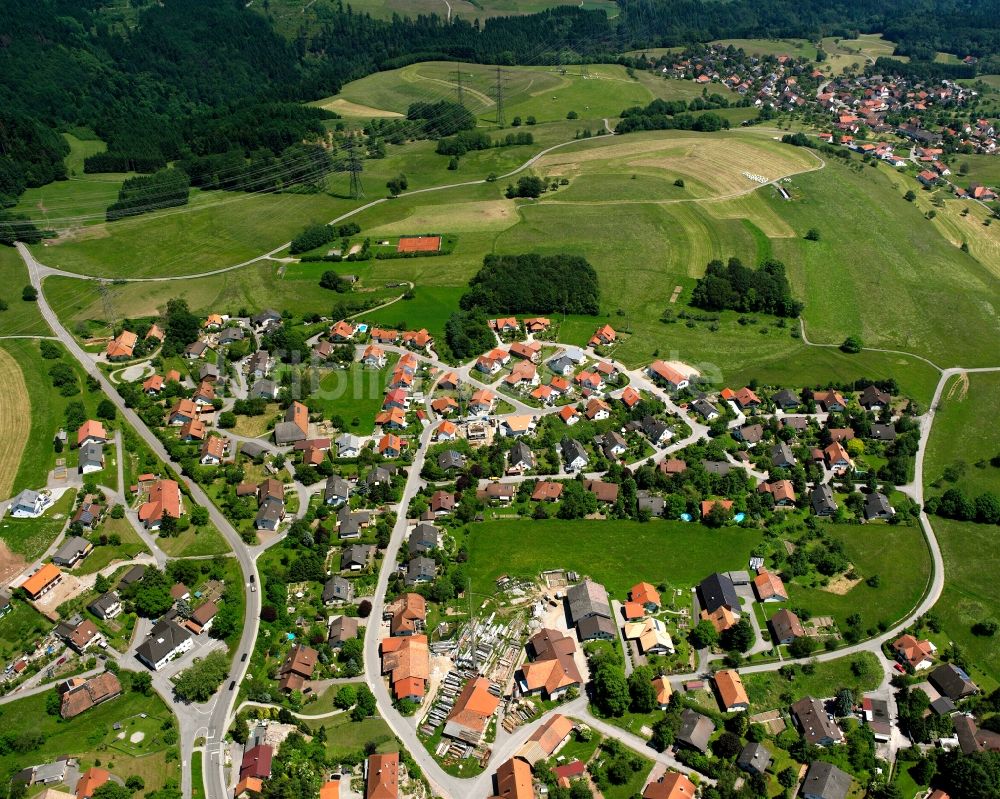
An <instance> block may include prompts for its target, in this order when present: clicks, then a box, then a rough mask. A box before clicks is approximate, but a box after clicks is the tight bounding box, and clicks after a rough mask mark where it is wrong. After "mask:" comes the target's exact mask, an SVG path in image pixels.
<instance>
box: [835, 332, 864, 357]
mask: <svg viewBox="0 0 1000 799" xmlns="http://www.w3.org/2000/svg"><path fill="white" fill-rule="evenodd" d="M864 346H865V345H864V342H862V341H861V338H860V337H859V336H848V337H847V338H845V339H844V343H843V344H841V345H840V349H841V350H842V351H843V352H847V353H851V354H852V355H853V354H856V353H859V352H861V350H862V349H864Z"/></svg>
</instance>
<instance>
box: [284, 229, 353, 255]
mask: <svg viewBox="0 0 1000 799" xmlns="http://www.w3.org/2000/svg"><path fill="white" fill-rule="evenodd" d="M360 232H361V226H360V225H359V224H358V223H357V222H345V223H344V224H343V225H309V226H308V227H306V228H305V230H303V231H302V232H301V233H299V235H297V236H296V237H295V238H294V239H292V246H291V247H290V248H289V249H288V252H289V253H291V254H292V255H298V254H299V253H300V252H307V251H309V250H315V249H316V248H317V247H322V246H323V245H324V244H329V243H330V242H331V241H333V240H334V239H340V238H345V237H347V236H355V235H357V234H358V233H360Z"/></svg>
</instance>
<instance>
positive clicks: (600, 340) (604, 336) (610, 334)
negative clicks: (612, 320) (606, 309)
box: [589, 325, 618, 347]
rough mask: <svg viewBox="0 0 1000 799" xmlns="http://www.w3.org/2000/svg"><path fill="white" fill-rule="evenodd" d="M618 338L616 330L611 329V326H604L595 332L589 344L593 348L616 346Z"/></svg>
mask: <svg viewBox="0 0 1000 799" xmlns="http://www.w3.org/2000/svg"><path fill="white" fill-rule="evenodd" d="M617 337H618V334H617V333H615V329H614V328H613V327H611V325H604V326H603V327H599V328H597V330H595V331H594V335H593V336H591V337H590V342H589V344H590V346H591V347H600V346H602V345H603V346H606V345H608V344H614V342H615V339H616V338H617Z"/></svg>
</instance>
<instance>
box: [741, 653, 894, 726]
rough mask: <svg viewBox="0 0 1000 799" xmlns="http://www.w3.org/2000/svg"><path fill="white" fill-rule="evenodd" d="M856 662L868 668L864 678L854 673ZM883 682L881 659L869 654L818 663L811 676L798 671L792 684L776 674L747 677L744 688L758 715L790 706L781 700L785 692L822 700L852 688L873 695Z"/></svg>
mask: <svg viewBox="0 0 1000 799" xmlns="http://www.w3.org/2000/svg"><path fill="white" fill-rule="evenodd" d="M855 661H863V662H864V663H865V665H866V669H865V671H864V672H863V675H862V676H861V677H858V676H856V675H855V674H854V673H853V671H852V669H851V666H852V664H853V663H854V662H855ZM881 679H882V666H881V664H880V663H879V660H878V658H877V657H875V655H873V654H871V653H870V652H862V653H860V654H858V655H853V656H851V657H845V658H837V659H836V660H829V661H826V662H824V663H817V664H816V667H815V671H814V672H813V673H812V674H804V673H803V672H802V671H801V670H798V671H797V672H796V674H795V679H794V680H792V681H789V680H786V679H785V678H784V677H782V676H781V675H780V674H778V672H776V671H768V672H763V673H760V674H744V675H743V685H744V686H745V687H746V689H747V695H748V696H749V697H750V705H751V707H750V710H751V711H752V712H759V711H762V710H770V709H772V708H777V707H781V706H782V705H785V704H788V703H787V702H784V701H782V698H781V697H782V694H783V693H785V692H786V691H788V692H791V693H792V694H793V695H794V696H795V697H796V698H798V697H803V696H813V697H816V698H817V699H821V698H827V697H831V696H833V695H834V694H836V692H837V690H838V689H840V688H850V689H852V690H853V691H854V692H855V694H860V693H862V692H864V691H871V690H873V689H875V688H877V687H878V684H879V682H880V681H881Z"/></svg>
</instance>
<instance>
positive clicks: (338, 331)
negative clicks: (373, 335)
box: [330, 320, 355, 342]
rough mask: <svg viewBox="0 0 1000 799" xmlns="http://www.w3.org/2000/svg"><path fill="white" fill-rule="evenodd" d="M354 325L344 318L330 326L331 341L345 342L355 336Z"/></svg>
mask: <svg viewBox="0 0 1000 799" xmlns="http://www.w3.org/2000/svg"><path fill="white" fill-rule="evenodd" d="M354 332H355V331H354V325H352V324H351V323H350V322H345V321H343V320H341V321H339V322H337V324H335V325H334V326H333V327H331V328H330V341H334V342H345V341H350V340H351V339H352V338H354Z"/></svg>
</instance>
